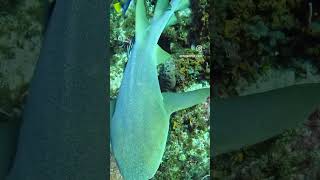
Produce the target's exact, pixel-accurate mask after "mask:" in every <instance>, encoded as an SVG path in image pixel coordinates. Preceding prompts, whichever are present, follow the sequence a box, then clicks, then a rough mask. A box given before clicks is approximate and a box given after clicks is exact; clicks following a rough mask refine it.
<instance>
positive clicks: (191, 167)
mask: <svg viewBox="0 0 320 180" xmlns="http://www.w3.org/2000/svg"><path fill="white" fill-rule="evenodd" d="M139 3H140V4H139ZM208 8H209V7H208V2H207V0H199V1H195V0H191V1H185V0H172V1H167V0H163V1H162V0H158V1H157V0H138V1H133V0H132V1H131V0H124V1H120V0H119V1H118V0H114V1H112V2H111V3H110V53H111V54H112V56H111V59H110V97H111V98H112V99H117V102H116V106H115V115H114V116H116V117H113V119H112V120H111V128H113V127H115V128H117V126H116V125H114V126H113V125H112V124H116V121H115V120H114V119H116V120H118V119H117V117H123V118H125V117H126V116H125V115H122V114H124V113H129V112H131V111H130V107H129V105H120V103H121V102H122V101H125V100H124V99H123V100H120V98H121V97H118V96H125V95H126V93H130V92H131V91H130V89H131V87H130V85H128V84H130V83H126V81H130V80H131V79H133V78H135V76H136V77H137V78H138V80H131V81H134V82H132V83H133V84H134V83H137V84H138V83H143V84H142V85H141V87H140V86H137V87H136V89H135V88H132V89H133V90H136V91H139V89H140V88H142V87H143V86H144V84H145V86H147V89H143V88H142V90H141V92H139V93H141V96H138V95H137V96H135V94H136V93H134V92H132V93H133V94H132V95H131V96H133V97H136V99H134V100H132V101H133V102H132V103H136V104H137V105H136V106H139V102H140V101H143V100H141V99H142V98H144V99H146V98H145V97H148V96H150V97H151V96H155V95H153V94H152V92H159V93H160V92H162V94H163V96H164V98H166V96H165V95H167V94H172V95H173V94H181V95H183V94H184V93H183V92H190V93H189V94H188V93H186V96H181V98H182V99H180V100H179V98H177V99H176V100H177V102H176V103H182V104H180V105H179V106H181V107H183V108H177V110H178V111H176V112H173V113H172V114H171V116H169V117H170V118H167V119H165V120H164V121H166V122H168V123H169V124H168V130H166V132H164V135H163V136H162V137H159V140H158V139H154V140H153V141H160V139H163V140H162V141H164V144H165V145H164V146H163V147H162V148H164V154H163V156H162V155H161V152H160V153H159V154H160V155H159V156H160V159H159V157H158V158H149V160H146V161H143V162H146V164H149V163H150V164H152V165H150V167H145V168H144V169H143V168H140V169H139V168H136V167H134V166H135V165H136V164H138V162H135V161H139V162H140V161H141V159H148V156H149V153H150V154H151V153H153V152H152V151H153V149H154V147H152V146H151V145H150V147H149V148H148V149H149V150H147V151H148V152H145V151H143V150H142V149H143V148H140V147H138V148H137V149H136V151H134V149H135V147H134V146H135V145H134V144H133V145H132V146H133V147H132V148H131V149H130V151H129V150H128V151H126V150H125V149H126V146H129V145H130V147H131V142H128V140H126V139H125V138H128V137H129V136H130V135H131V134H129V133H130V132H132V136H134V133H136V137H138V138H136V139H134V140H133V143H135V142H137V143H139V133H140V134H143V135H147V134H148V131H150V129H151V132H152V131H157V128H158V127H161V125H156V126H154V127H153V126H152V125H150V128H146V127H149V126H147V125H141V126H140V125H139V126H137V127H140V129H141V130H132V129H130V128H127V126H128V125H126V124H125V123H124V124H122V125H121V126H120V125H119V126H120V128H123V129H125V128H127V129H128V130H127V131H124V132H125V135H124V137H123V138H124V140H123V139H122V138H121V137H118V136H123V135H122V134H123V133H122V134H121V133H120V134H119V135H118V136H113V135H112V134H111V148H110V149H111V150H110V151H111V152H112V151H113V152H112V153H111V154H110V163H111V164H110V165H111V167H110V178H111V179H112V180H119V179H149V178H151V179H159V180H160V179H161V180H162V179H199V180H205V179H210V153H209V152H210V121H209V114H210V99H209V97H208V96H209V93H210V90H209V88H210V85H209V81H210V56H209V55H210V54H209V53H210V52H209V49H210V42H209V31H208V22H209V9H208ZM170 13H171V15H170V17H168V16H169V14H170ZM141 14H142V15H141ZM165 18H167V20H164V19H165ZM140 21H145V22H144V23H146V25H144V24H143V23H141V22H140ZM162 21H163V22H162ZM161 24H163V25H161ZM140 26H142V27H143V28H140ZM164 26H165V27H164ZM161 28H162V29H163V30H162V29H161ZM157 31H159V32H157ZM156 34H157V35H156ZM139 36H141V37H142V38H141V37H139ZM153 36H158V40H157V42H154V45H153V44H152V43H151V42H152V41H151V42H150V41H148V39H152V38H153ZM139 41H141V43H139ZM149 42H150V43H149ZM148 43H149V44H148ZM140 44H142V45H140ZM154 46H157V47H158V48H159V47H160V48H161V49H162V50H160V52H161V53H163V54H161V53H159V54H158V52H157V51H158V50H156V52H155V56H156V57H154V56H151V57H149V56H150V55H149V54H152V52H153V50H152V48H153V47H154ZM139 48H140V49H141V50H140V49H139ZM139 50H140V51H143V53H144V54H143V55H142V56H139V53H140V52H139ZM136 57H140V58H136ZM145 57H146V58H145ZM155 58H156V60H157V61H159V59H160V60H161V62H157V64H158V65H155V64H153V63H155V62H153V61H154V59H155ZM144 59H146V60H144ZM150 63H152V64H150ZM138 68H140V69H138ZM153 68H154V71H153V70H152V69H153ZM136 69H137V70H136ZM125 70H126V72H124V71H125ZM140 71H144V73H143V75H142V76H140V75H139V74H140V73H139V72H140ZM151 72H153V74H152V73H151ZM149 73H150V74H149ZM153 76H154V79H151V77H153ZM149 78H150V79H149ZM139 79H141V82H139V81H140V80H139ZM144 79H146V81H143V80H144ZM153 82H155V84H156V85H154V86H151V85H148V84H152V83H153ZM122 86H123V87H122ZM131 86H134V85H131ZM121 87H122V89H121ZM153 87H157V88H155V89H153V90H152V92H149V91H150V89H152V88H153ZM159 88H160V89H159ZM133 90H132V91H133ZM202 90H205V92H204V91H202ZM197 91H199V92H197ZM121 93H122V94H121ZM201 93H202V95H201ZM203 93H204V94H203ZM188 96H189V97H188ZM125 97H129V98H130V95H127V96H125ZM199 98H200V99H201V100H200V99H199ZM164 100H165V99H164ZM119 101H121V102H119ZM145 101H147V100H145ZM165 101H166V100H165ZM169 101H175V100H174V97H173V96H172V98H171V96H170V100H169ZM178 101H185V102H178ZM187 101H189V102H187ZM183 103H184V104H183ZM127 104H130V101H129V102H128V103H127ZM187 104H189V105H187ZM144 106H148V107H143V108H145V109H146V108H149V107H150V108H151V107H153V104H146V103H144ZM121 108H123V109H125V108H127V111H125V110H121ZM135 110H136V111H139V110H138V109H135ZM117 111H118V112H120V113H118V115H117ZM146 111H147V110H145V111H143V112H144V114H143V115H141V117H145V116H147V115H148V112H146ZM148 111H151V112H153V111H154V110H152V109H150V110H148ZM157 113H158V112H157V111H155V112H154V114H153V117H152V118H153V119H156V118H158V117H161V114H159V115H157ZM130 116H131V117H130V118H129V120H128V121H130V120H131V121H133V120H135V116H134V115H133V114H131V115H130ZM167 117H168V116H167ZM119 119H120V118H119ZM120 120H121V119H120ZM136 122H137V123H139V122H141V121H138V120H137V121H136ZM142 123H144V124H147V123H148V121H145V122H144V121H143V122H142ZM134 125H136V124H134ZM112 131H113V130H112V129H111V133H112ZM114 131H115V132H114V134H117V132H116V130H114ZM118 131H121V130H118ZM140 131H143V132H140ZM159 131H160V130H159ZM161 131H162V129H161ZM166 134H167V137H165V136H166ZM142 139H143V140H142V141H145V143H144V144H149V143H150V144H152V143H153V141H152V142H149V141H151V140H150V139H152V138H151V137H148V136H145V137H143V138H142ZM117 141H121V142H127V143H125V144H122V146H121V147H119V148H118V149H117V148H116V147H114V148H113V147H112V146H113V144H115V145H114V146H116V144H117ZM119 146H120V145H119ZM119 151H120V152H119ZM122 151H126V152H127V153H130V154H136V156H132V157H131V158H130V155H128V156H127V155H126V154H121V153H122ZM115 155H116V156H115ZM138 156H139V157H141V158H137V159H136V160H133V159H135V158H136V157H138ZM117 157H118V158H117ZM153 159H155V160H153ZM159 160H160V161H159ZM128 161H130V163H126V162H128ZM132 161H133V162H132ZM149 161H154V162H149ZM132 164H133V165H132ZM153 164H155V165H154V167H155V168H153V169H152V168H151V166H153ZM119 165H120V168H119V167H118V166H119ZM132 166H133V167H132ZM142 166H143V165H142ZM119 169H120V170H119ZM130 169H133V170H130ZM138 169H139V170H138ZM151 169H152V170H151ZM138 171H139V172H141V173H140V174H138ZM147 172H150V173H147ZM143 174H151V175H146V176H142V175H143ZM123 176H124V178H123Z"/></svg>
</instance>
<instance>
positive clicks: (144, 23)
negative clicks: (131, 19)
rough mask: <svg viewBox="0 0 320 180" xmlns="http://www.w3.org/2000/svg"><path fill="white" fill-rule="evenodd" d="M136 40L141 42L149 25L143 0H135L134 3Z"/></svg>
mask: <svg viewBox="0 0 320 180" xmlns="http://www.w3.org/2000/svg"><path fill="white" fill-rule="evenodd" d="M135 18H136V27H135V28H136V29H135V31H136V41H137V42H141V41H142V40H143V37H144V36H145V35H146V34H147V33H146V31H147V28H148V26H149V20H148V18H147V12H146V7H145V5H144V0H137V3H136V17H135Z"/></svg>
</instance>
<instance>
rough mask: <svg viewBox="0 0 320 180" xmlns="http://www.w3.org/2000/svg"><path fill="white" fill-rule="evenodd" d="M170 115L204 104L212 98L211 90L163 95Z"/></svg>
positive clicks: (204, 89)
mask: <svg viewBox="0 0 320 180" xmlns="http://www.w3.org/2000/svg"><path fill="white" fill-rule="evenodd" d="M162 96H163V101H164V104H165V107H166V110H167V111H168V113H170V114H171V113H173V112H175V111H178V110H181V109H185V108H188V107H191V106H194V105H197V104H200V103H202V102H204V101H205V100H206V99H207V98H208V97H209V96H210V88H203V89H199V90H195V91H189V92H183V93H171V92H166V93H162Z"/></svg>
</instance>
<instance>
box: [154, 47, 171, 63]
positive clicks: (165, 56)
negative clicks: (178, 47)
mask: <svg viewBox="0 0 320 180" xmlns="http://www.w3.org/2000/svg"><path fill="white" fill-rule="evenodd" d="M156 58H157V64H158V65H159V64H162V63H164V62H166V61H167V60H169V59H171V55H170V54H169V53H168V52H166V51H165V50H163V49H162V48H161V47H160V46H159V45H157V48H156Z"/></svg>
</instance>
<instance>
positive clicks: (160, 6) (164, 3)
mask: <svg viewBox="0 0 320 180" xmlns="http://www.w3.org/2000/svg"><path fill="white" fill-rule="evenodd" d="M168 6H169V1H168V0H161V1H157V4H156V8H155V10H154V18H158V17H160V16H161V15H162V14H163V13H164V12H165V11H166V10H167V8H168Z"/></svg>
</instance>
